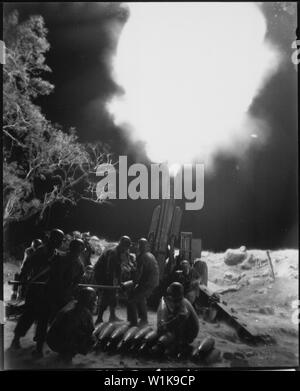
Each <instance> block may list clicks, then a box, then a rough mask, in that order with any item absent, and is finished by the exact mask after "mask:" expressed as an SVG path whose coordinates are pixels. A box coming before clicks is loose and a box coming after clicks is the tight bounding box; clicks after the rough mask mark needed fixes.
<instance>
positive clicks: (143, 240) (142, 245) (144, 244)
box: [138, 238, 149, 251]
mask: <svg viewBox="0 0 300 391" xmlns="http://www.w3.org/2000/svg"><path fill="white" fill-rule="evenodd" d="M148 245H149V243H148V240H147V239H146V238H141V239H139V242H138V247H139V250H140V251H145V250H147V249H148Z"/></svg>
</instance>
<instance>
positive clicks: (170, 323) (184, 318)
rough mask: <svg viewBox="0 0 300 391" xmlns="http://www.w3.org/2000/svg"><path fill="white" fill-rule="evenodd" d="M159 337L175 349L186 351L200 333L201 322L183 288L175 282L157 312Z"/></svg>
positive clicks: (162, 299)
mask: <svg viewBox="0 0 300 391" xmlns="http://www.w3.org/2000/svg"><path fill="white" fill-rule="evenodd" d="M157 332H158V335H160V336H162V335H166V336H167V338H166V340H167V341H168V342H169V343H172V344H173V346H174V347H176V348H179V350H180V349H184V348H185V347H186V346H187V345H189V344H190V343H192V342H193V340H194V339H195V338H196V337H197V335H198V332H199V320H198V317H197V314H196V312H195V310H194V308H193V306H192V305H191V303H190V302H189V301H188V300H187V299H186V298H184V295H183V286H182V285H181V284H180V283H179V282H173V283H172V284H171V285H170V286H169V287H168V289H167V292H166V295H165V296H164V297H162V298H161V301H160V304H159V307H158V311H157Z"/></svg>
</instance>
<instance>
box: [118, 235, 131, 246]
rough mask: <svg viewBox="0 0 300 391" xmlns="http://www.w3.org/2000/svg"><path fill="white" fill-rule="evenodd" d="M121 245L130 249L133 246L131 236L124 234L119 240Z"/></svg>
mask: <svg viewBox="0 0 300 391" xmlns="http://www.w3.org/2000/svg"><path fill="white" fill-rule="evenodd" d="M119 246H120V247H122V248H124V249H129V248H130V246H131V239H130V237H129V236H122V237H121V238H120V241H119Z"/></svg>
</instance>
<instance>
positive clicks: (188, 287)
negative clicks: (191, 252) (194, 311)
mask: <svg viewBox="0 0 300 391" xmlns="http://www.w3.org/2000/svg"><path fill="white" fill-rule="evenodd" d="M174 280H175V281H177V282H180V283H181V284H182V286H183V290H184V296H185V297H186V298H187V299H188V300H189V302H190V303H191V304H194V302H195V300H196V297H197V296H198V295H199V284H200V275H199V273H198V272H197V271H196V270H195V269H194V268H192V267H191V265H190V263H189V262H188V261H186V260H184V261H181V262H180V270H177V271H176V272H175V277H174Z"/></svg>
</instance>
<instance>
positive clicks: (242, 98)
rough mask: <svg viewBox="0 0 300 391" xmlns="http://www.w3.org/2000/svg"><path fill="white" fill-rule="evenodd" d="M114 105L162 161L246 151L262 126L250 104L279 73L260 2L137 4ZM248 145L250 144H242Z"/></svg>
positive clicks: (121, 120)
mask: <svg viewBox="0 0 300 391" xmlns="http://www.w3.org/2000/svg"><path fill="white" fill-rule="evenodd" d="M129 9H130V16H129V19H128V21H127V23H126V25H125V26H124V29H123V31H122V34H121V36H120V40H119V44H118V48H117V53H116V57H115V59H114V77H115V80H116V82H117V83H118V84H119V85H120V86H122V87H123V88H124V91H125V93H124V95H123V96H121V97H115V98H114V99H113V100H112V101H111V102H109V104H108V108H109V110H110V112H111V113H112V114H113V115H114V118H115V122H116V124H118V125H121V126H126V127H127V128H128V129H131V132H132V137H133V138H134V139H136V140H137V139H140V140H143V141H146V149H147V153H148V156H149V157H150V158H151V159H152V160H153V161H155V162H162V161H168V162H169V163H170V164H172V163H180V164H182V163H186V162H191V161H192V160H193V159H195V158H198V159H199V158H200V160H201V161H204V162H205V163H206V164H209V163H211V162H212V161H213V157H214V155H215V154H216V153H217V152H218V151H220V150H223V151H225V152H228V153H230V154H238V153H244V150H245V148H247V147H248V146H249V145H250V144H251V143H250V140H251V138H250V137H249V136H250V135H251V134H252V133H253V130H254V129H257V126H258V125H259V126H262V125H263V124H262V123H257V121H256V119H255V118H252V117H251V116H250V115H249V114H248V109H249V107H250V105H251V103H252V102H253V99H254V98H255V96H257V94H258V92H259V91H260V89H261V88H262V87H263V85H264V83H265V82H266V80H267V79H268V77H270V76H271V75H272V74H274V72H275V71H276V70H277V68H278V65H279V63H280V56H279V53H278V52H277V51H276V49H275V48H274V47H272V46H271V45H270V44H269V43H268V42H266V41H265V34H266V21H265V18H264V16H263V14H262V12H261V10H260V9H259V7H258V6H257V5H255V4H254V3H130V4H129ZM262 139H263V138H262ZM241 146H242V147H241Z"/></svg>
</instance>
